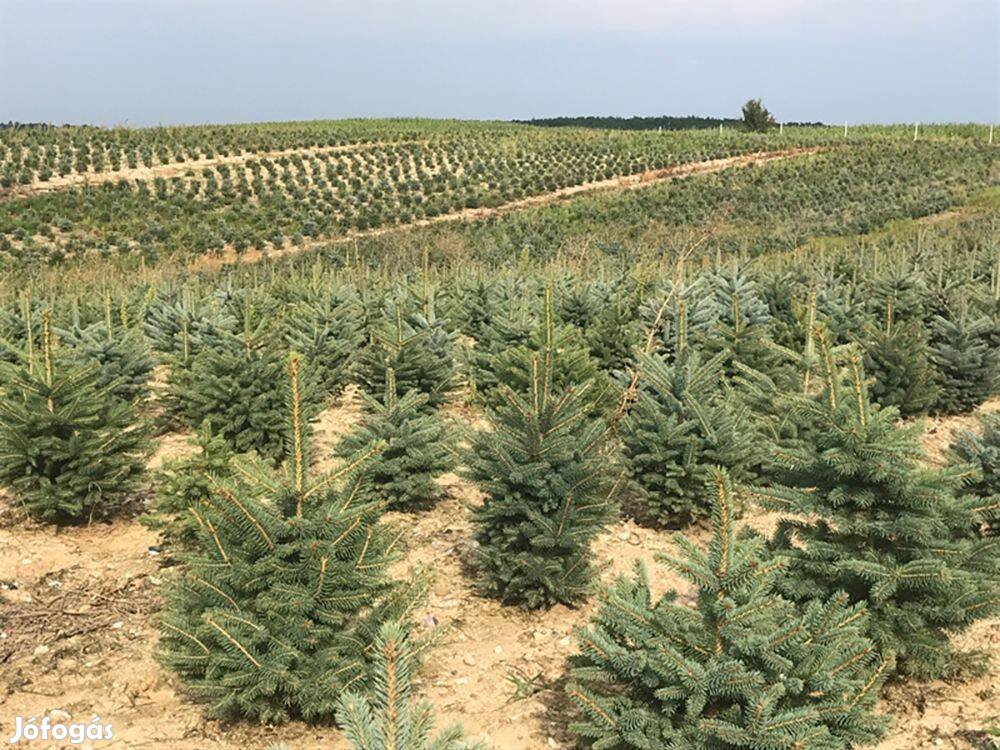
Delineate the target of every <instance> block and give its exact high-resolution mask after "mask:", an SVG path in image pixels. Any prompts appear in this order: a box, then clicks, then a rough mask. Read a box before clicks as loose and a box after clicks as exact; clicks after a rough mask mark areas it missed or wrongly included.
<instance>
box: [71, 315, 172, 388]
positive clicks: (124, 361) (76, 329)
mask: <svg viewBox="0 0 1000 750" xmlns="http://www.w3.org/2000/svg"><path fill="white" fill-rule="evenodd" d="M58 333H59V337H60V339H61V340H62V341H64V342H65V343H66V344H68V345H69V346H71V347H72V348H73V351H74V353H75V354H76V356H77V357H79V359H80V361H81V362H83V363H93V364H96V365H97V366H98V375H99V377H98V384H99V385H100V386H101V387H102V388H103V387H108V388H109V392H110V393H111V394H112V395H113V396H115V398H119V399H121V400H123V401H128V402H130V403H138V402H141V401H143V400H145V398H146V396H147V395H148V394H149V386H148V382H149V376H150V375H151V374H152V372H153V365H154V364H155V362H154V360H153V357H152V355H151V353H150V351H149V345H148V344H147V343H146V340H145V339H144V338H143V337H142V335H141V334H140V333H138V332H137V331H134V330H132V329H125V330H124V331H121V332H117V331H115V330H114V328H113V327H111V328H109V327H108V325H107V323H93V324H91V325H89V326H86V327H80V326H79V325H74V326H73V327H72V328H69V329H66V330H60V331H58Z"/></svg>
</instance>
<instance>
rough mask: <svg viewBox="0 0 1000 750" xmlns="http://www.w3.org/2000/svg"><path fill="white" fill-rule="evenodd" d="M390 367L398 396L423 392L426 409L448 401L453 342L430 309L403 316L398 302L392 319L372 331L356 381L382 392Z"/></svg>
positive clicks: (453, 372)
mask: <svg viewBox="0 0 1000 750" xmlns="http://www.w3.org/2000/svg"><path fill="white" fill-rule="evenodd" d="M390 369H391V370H392V371H393V373H394V378H395V382H396V395H397V396H403V395H405V394H406V393H407V392H409V391H417V392H419V393H422V394H424V395H425V396H426V397H427V400H426V403H425V405H424V408H425V409H436V408H437V407H439V406H441V405H442V404H444V403H446V402H447V401H448V399H449V397H450V396H451V393H452V390H453V389H454V387H455V375H456V368H455V356H454V342H453V337H452V335H451V334H450V333H448V332H447V331H446V330H445V328H444V326H443V325H442V323H441V321H440V320H439V319H437V318H436V317H435V316H434V315H433V311H431V314H430V315H429V316H425V315H423V314H419V313H414V314H412V315H410V316H408V317H404V315H403V311H402V307H401V305H400V304H398V303H397V304H396V306H395V310H394V319H393V320H392V321H391V322H390V323H389V324H388V325H386V324H383V325H381V327H380V328H379V329H377V330H376V331H375V332H373V333H372V338H371V342H370V343H369V345H368V346H367V347H366V348H365V349H364V351H363V352H362V353H361V355H360V357H359V359H358V371H357V382H358V384H359V385H360V386H361V387H362V389H363V390H364V391H365V392H367V393H384V392H385V387H386V381H387V373H388V371H389V370H390Z"/></svg>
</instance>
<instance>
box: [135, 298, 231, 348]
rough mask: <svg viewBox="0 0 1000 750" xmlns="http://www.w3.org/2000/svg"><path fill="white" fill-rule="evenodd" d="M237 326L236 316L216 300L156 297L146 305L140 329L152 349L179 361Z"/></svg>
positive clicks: (216, 342) (216, 340)
mask: <svg viewBox="0 0 1000 750" xmlns="http://www.w3.org/2000/svg"><path fill="white" fill-rule="evenodd" d="M236 329H237V321H236V317H235V316H234V315H232V314H231V313H230V312H229V311H228V310H226V309H225V308H224V307H223V306H222V305H221V304H220V302H219V300H217V299H214V298H213V299H209V300H206V301H202V300H195V299H192V298H191V296H190V295H180V296H179V297H178V298H177V299H169V298H165V297H156V298H155V299H153V301H152V302H151V303H150V304H149V305H148V306H147V307H146V309H145V316H144V319H143V330H144V331H145V333H146V339H147V340H148V341H149V342H150V345H151V346H152V347H153V349H154V350H156V351H158V352H160V353H161V354H169V355H173V356H174V358H175V359H177V360H179V361H180V362H182V363H186V362H187V361H188V359H189V358H190V357H193V356H194V355H196V354H198V352H200V351H201V350H202V349H206V348H211V347H213V346H215V345H216V344H218V343H219V341H220V340H222V339H224V338H225V337H226V336H227V335H229V334H233V333H235V332H236Z"/></svg>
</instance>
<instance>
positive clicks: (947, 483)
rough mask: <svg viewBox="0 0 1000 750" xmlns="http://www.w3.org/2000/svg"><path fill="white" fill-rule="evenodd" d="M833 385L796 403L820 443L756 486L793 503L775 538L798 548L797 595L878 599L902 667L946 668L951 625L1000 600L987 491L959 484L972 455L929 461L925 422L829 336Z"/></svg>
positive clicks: (759, 492) (788, 586) (795, 452)
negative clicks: (938, 464) (988, 532)
mask: <svg viewBox="0 0 1000 750" xmlns="http://www.w3.org/2000/svg"><path fill="white" fill-rule="evenodd" d="M821 360H822V362H823V379H824V381H825V384H824V387H823V389H822V391H821V392H820V393H819V394H818V395H810V394H799V395H796V396H792V397H790V398H789V400H788V402H787V403H786V406H787V408H788V409H790V410H794V411H796V412H798V413H800V414H802V415H803V416H804V418H806V419H808V420H809V421H811V422H812V423H813V425H814V429H813V430H812V433H811V434H812V439H813V441H814V444H813V445H809V446H802V447H788V448H784V449H782V450H780V451H777V453H778V454H779V455H778V456H777V458H778V460H779V461H780V462H781V463H782V464H783V466H784V472H783V476H780V477H779V479H781V480H782V483H783V484H784V485H785V486H776V487H771V488H757V489H756V490H755V492H754V494H755V496H756V498H757V500H758V502H761V503H762V504H763V505H764V506H765V507H767V508H769V509H772V510H778V511H785V512H788V513H792V514H794V517H793V518H789V519H786V520H784V521H783V522H782V523H781V524H780V525H779V527H778V531H777V532H776V534H775V539H774V544H775V546H776V547H777V548H778V549H779V550H780V551H781V552H782V553H784V554H785V555H786V556H787V557H788V559H789V565H790V575H789V577H788V579H787V580H786V581H785V582H784V584H783V586H782V591H783V593H785V594H786V595H788V596H790V597H792V598H793V599H795V600H798V601H805V600H808V599H811V598H814V597H816V596H830V595H832V594H833V593H835V592H837V591H846V592H847V593H848V594H849V595H850V597H851V600H852V601H853V602H860V601H862V600H864V601H867V602H868V606H869V610H870V612H871V628H870V632H871V634H872V637H873V638H874V640H875V642H876V644H877V645H878V646H879V648H880V649H883V650H885V651H892V652H894V653H896V654H897V656H898V659H899V664H900V668H901V669H902V670H903V671H905V672H907V673H912V674H917V675H938V674H941V673H942V672H944V671H945V670H946V668H947V667H948V666H949V665H950V664H951V661H950V655H951V652H950V648H949V643H948V635H949V634H950V633H953V632H957V631H959V630H962V629H963V628H965V627H966V626H968V625H969V624H970V623H971V622H973V621H974V620H976V619H979V618H982V617H987V616H989V615H990V613H991V612H993V611H995V610H996V608H997V604H998V602H1000V596H998V593H1000V592H998V590H997V581H998V578H997V572H998V567H997V566H998V562H997V561H998V560H1000V555H998V554H997V549H996V544H995V540H994V542H993V543H991V542H990V540H980V539H976V538H974V537H973V536H972V535H971V534H970V533H969V530H970V529H972V528H974V527H976V526H977V525H978V524H979V523H980V514H979V512H978V511H977V510H976V508H977V506H978V505H979V502H978V499H977V498H970V497H962V496H961V495H960V494H959V490H960V484H961V481H962V479H963V478H964V477H965V475H966V474H967V473H968V468H967V467H963V466H955V467H949V468H947V469H937V468H931V467H927V466H924V465H923V464H922V463H921V459H922V457H923V451H922V449H921V446H920V438H919V433H920V429H921V427H920V425H904V426H900V425H899V424H898V419H899V412H897V411H896V410H895V409H892V408H885V409H881V408H879V407H878V406H877V405H875V404H872V403H871V401H870V400H869V397H868V391H867V386H866V383H865V378H864V373H863V371H862V369H861V363H860V357H859V356H858V355H857V354H856V353H854V352H851V353H850V355H849V361H848V367H847V374H846V378H845V377H844V376H843V374H842V372H841V370H840V369H839V368H838V367H836V366H835V364H834V363H833V361H832V358H831V357H830V355H829V351H828V350H827V349H826V345H825V343H823V344H822V345H821Z"/></svg>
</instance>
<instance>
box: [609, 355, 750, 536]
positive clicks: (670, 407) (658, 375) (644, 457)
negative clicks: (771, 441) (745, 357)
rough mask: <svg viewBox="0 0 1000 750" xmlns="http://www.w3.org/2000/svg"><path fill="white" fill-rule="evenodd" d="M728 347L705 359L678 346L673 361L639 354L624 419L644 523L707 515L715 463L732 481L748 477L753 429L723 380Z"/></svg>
mask: <svg viewBox="0 0 1000 750" xmlns="http://www.w3.org/2000/svg"><path fill="white" fill-rule="evenodd" d="M724 359H725V353H720V354H717V355H716V356H715V357H712V358H711V359H709V360H707V361H702V359H701V357H700V356H699V355H698V353H697V352H696V351H693V350H691V349H685V350H683V351H682V352H681V353H680V354H679V355H678V356H677V358H676V359H675V360H674V362H673V364H667V363H666V362H665V361H664V360H663V358H662V357H660V356H658V355H655V354H641V355H639V357H638V363H637V364H638V369H639V372H640V373H641V377H640V379H639V389H638V392H637V399H636V402H635V404H633V405H632V407H631V409H630V410H629V412H628V414H627V415H626V417H625V419H624V420H623V422H622V425H621V429H620V432H621V439H622V446H623V457H624V463H625V467H626V474H627V475H628V477H629V478H630V480H631V482H630V484H631V487H632V489H633V491H634V492H635V494H636V499H635V501H634V502H633V503H631V504H630V510H632V512H633V513H635V515H636V518H637V519H638V520H639V521H641V522H644V523H649V524H653V525H659V526H677V525H682V524H686V523H689V522H691V521H693V520H695V519H696V518H698V517H700V516H704V515H708V513H709V511H710V510H711V507H710V506H708V505H706V502H705V500H706V498H705V483H706V481H707V480H708V478H709V476H710V475H711V472H712V471H713V467H714V466H723V467H725V468H726V469H727V470H728V471H729V472H730V476H732V477H733V479H734V481H737V482H745V481H749V480H750V479H751V478H753V476H754V474H753V466H754V463H755V456H756V454H757V452H758V450H757V447H756V442H757V437H758V436H757V435H756V434H755V429H754V427H753V425H752V422H751V419H750V415H749V413H748V409H747V408H746V407H745V406H744V405H742V404H740V403H739V402H738V401H737V398H736V396H735V395H734V394H733V393H732V392H731V390H730V389H729V388H727V387H726V386H725V384H724V372H723V370H722V365H723V361H724Z"/></svg>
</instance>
